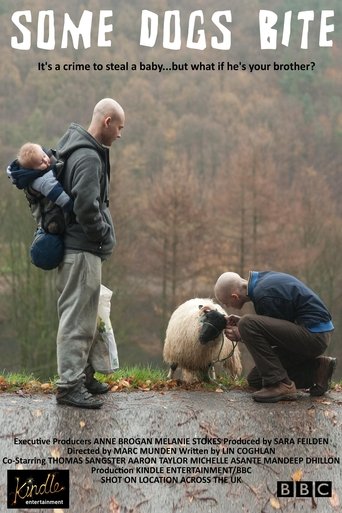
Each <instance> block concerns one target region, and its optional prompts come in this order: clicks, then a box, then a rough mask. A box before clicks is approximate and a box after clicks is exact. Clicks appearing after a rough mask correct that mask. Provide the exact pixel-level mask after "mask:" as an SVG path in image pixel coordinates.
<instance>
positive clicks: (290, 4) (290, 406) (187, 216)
mask: <svg viewBox="0 0 342 513" xmlns="http://www.w3.org/2000/svg"><path fill="white" fill-rule="evenodd" d="M340 22H341V5H340V2H338V0H324V1H316V0H302V1H298V0H283V1H270V0H248V1H247V0H240V1H239V0H230V1H229V2H228V1H224V0H207V1H204V0H194V1H192V2H188V1H185V0H181V1H177V2H176V1H174V0H132V1H127V0H126V1H125V0H100V1H99V0H97V1H95V0H77V1H73V2H67V1H65V0H49V1H48V2H46V1H41V0H36V1H34V2H33V1H29V0H21V1H18V0H2V2H1V5H0V23H1V31H0V42H1V43H0V44H1V62H0V69H1V76H0V99H1V107H0V108H1V119H2V122H1V133H0V145H1V167H2V170H3V173H2V175H1V191H0V194H1V196H0V197H1V202H0V205H1V213H2V226H1V228H0V230H1V248H2V249H1V253H2V255H1V257H0V259H1V260H0V261H1V274H0V280H1V281H0V286H1V290H2V295H3V299H2V300H1V302H0V307H1V310H0V319H1V323H2V326H3V329H2V335H0V338H1V345H0V351H1V359H2V369H3V372H4V373H5V372H6V371H7V370H15V371H18V372H19V371H20V370H24V369H25V371H28V372H29V373H30V372H32V373H33V374H34V375H37V373H38V375H40V376H44V377H43V378H42V382H43V384H45V393H44V386H43V387H42V386H41V385H39V386H40V388H39V386H38V385H37V386H38V388H39V390H38V389H37V387H36V388H35V381H34V379H33V378H32V383H33V385H32V387H31V389H30V390H27V389H25V387H23V389H19V390H18V389H17V390H16V391H15V392H12V391H11V390H10V389H9V388H8V386H7V384H6V380H5V378H4V377H1V378H0V385H1V384H2V385H3V386H2V388H1V390H2V392H1V394H0V408H1V435H0V455H1V462H2V469H3V472H2V473H1V481H0V490H1V498H0V504H1V508H0V509H1V511H3V512H5V511H10V510H18V511H21V512H25V513H26V512H29V511H30V512H39V513H40V512H53V513H63V512H64V513H66V512H67V511H70V512H73V513H92V512H104V513H155V512H161V511H162V512H163V513H177V512H182V513H190V512H191V513H201V512H208V511H210V512H211V513H226V512H228V513H230V512H231V513H233V512H234V513H235V512H246V513H247V512H249V513H257V512H262V513H271V512H274V511H281V512H284V513H288V512H292V511H296V512H298V513H299V512H303V513H307V512H309V511H317V512H318V513H328V512H335V511H336V512H337V511H340V510H341V501H342V479H341V466H340V465H341V461H340V459H341V420H342V411H341V399H340V391H339V388H340V387H339V386H338V385H337V386H336V387H335V389H334V390H332V391H330V392H328V393H327V394H325V395H324V396H322V397H318V398H313V397H311V396H310V395H309V394H308V393H307V392H306V391H304V390H300V391H299V393H298V398H297V401H284V402H283V401H280V402H277V403H274V404H262V403H257V402H255V401H253V399H252V397H251V391H250V390H249V389H248V387H247V386H246V384H245V385H241V382H239V384H237V385H236V386H235V387H225V386H223V385H221V383H219V382H217V386H214V387H211V389H206V388H203V387H201V386H200V387H197V388H196V387H191V386H184V387H182V386H179V384H178V382H177V381H176V380H175V381H174V384H173V385H172V384H171V385H169V386H168V385H165V386H159V388H154V387H153V385H152V384H151V382H150V381H149V380H148V379H145V381H144V383H143V384H141V383H140V384H139V385H138V386H137V387H135V388H134V390H133V389H132V387H131V386H130V385H131V383H130V382H125V381H124V380H121V382H120V386H118V385H115V383H111V385H112V389H111V392H109V393H108V394H106V397H105V400H104V406H103V407H102V408H101V409H99V410H86V409H81V408H73V407H70V406H59V405H57V404H56V399H55V394H54V392H53V391H51V387H50V386H49V377H50V378H51V379H53V377H54V375H55V374H56V355H55V347H54V338H55V333H56V326H57V318H56V312H55V300H56V297H55V294H56V292H55V274H54V271H49V272H47V273H46V272H44V271H41V270H37V269H33V266H32V264H31V263H30V261H29V257H28V248H29V246H30V243H31V240H32V233H33V228H34V225H33V221H32V219H28V217H29V213H28V210H27V205H26V204H24V203H25V201H24V198H23V197H22V196H20V195H19V191H17V190H14V187H13V185H12V184H10V182H9V180H8V176H6V167H7V165H8V164H9V163H10V162H11V161H12V160H13V159H15V158H16V155H17V153H16V152H17V151H18V148H19V147H20V146H21V145H22V144H23V143H24V142H26V141H32V142H36V143H39V144H41V145H42V146H44V147H47V148H54V147H55V146H56V144H57V142H58V140H59V138H60V137H61V136H62V135H63V133H64V132H65V131H66V129H67V127H68V126H69V125H70V123H72V122H76V123H79V124H80V125H82V126H83V127H84V128H87V127H88V126H89V123H90V119H91V116H92V112H93V109H94V106H95V104H96V103H97V102H98V101H99V100H101V99H102V98H113V99H115V100H116V101H117V102H119V103H120V105H121V106H122V107H123V109H124V111H125V126H124V128H123V130H122V136H121V137H120V139H118V140H117V141H115V143H114V144H113V145H112V147H111V148H110V159H111V173H112V174H111V182H110V191H111V193H110V209H111V212H112V216H113V220H114V224H115V228H116V234H117V241H118V243H117V248H116V250H115V252H114V254H113V257H112V258H111V259H110V261H108V262H106V263H105V264H104V266H103V278H104V281H105V285H106V286H108V287H109V288H110V289H111V290H113V298H112V305H111V307H112V311H111V320H112V324H113V329H114V333H115V339H116V343H117V348H118V357H119V361H120V365H121V366H126V365H127V366H141V365H142V366H145V367H148V366H149V365H152V366H157V367H158V366H159V367H160V368H163V369H164V370H165V368H166V365H165V363H163V358H162V350H163V341H164V338H165V330H166V327H167V323H168V319H169V317H170V315H171V313H172V311H173V310H174V309H175V307H176V306H177V305H179V304H180V303H182V302H183V301H185V300H187V299H190V298H196V297H199V298H202V297H204V298H207V297H213V287H214V284H215V280H216V278H217V277H218V276H219V275H220V274H221V273H222V272H224V271H225V270H232V271H235V272H239V273H240V274H241V275H243V276H245V277H247V275H248V272H249V271H250V270H253V269H260V270H262V269H275V270H283V271H285V272H289V273H292V274H295V275H297V276H299V277H301V278H302V279H303V280H304V281H306V282H307V283H309V284H310V286H311V287H312V288H313V289H314V290H317V291H318V292H319V294H320V295H321V296H322V297H323V298H324V301H325V302H326V304H327V305H328V307H329V309H330V311H331V313H332V317H333V320H334V325H335V333H334V335H333V339H332V343H331V346H330V347H329V348H328V354H329V355H331V356H334V357H338V356H341V352H340V351H341V350H340V348H339V346H338V339H339V332H340V330H341V323H342V319H341V311H342V309H341V304H340V303H341V296H340V292H339V291H340V290H341V285H342V275H341V270H340V258H339V255H340V251H339V249H341V248H342V239H341V233H342V231H341V205H340V195H341V187H342V182H341V167H340V166H341V120H342V116H341V112H342V109H341V64H342V61H341V48H340V41H341V29H340ZM239 349H240V351H241V361H242V367H243V371H242V376H244V377H245V376H246V375H247V373H248V371H249V370H250V369H251V366H252V361H251V358H250V357H249V356H248V354H247V352H246V349H245V348H244V347H242V345H241V344H239ZM236 354H237V353H235V356H236ZM236 365H238V364H236ZM235 370H236V369H235ZM231 371H232V373H233V374H234V368H233V370H232V369H231ZM39 373H40V374H39ZM165 376H166V374H165ZM340 379H341V367H339V366H337V369H336V371H335V375H334V381H335V382H338V381H339V380H340ZM165 381H166V378H165ZM123 383H124V385H123ZM125 383H126V385H127V390H126V391H125V390H124V389H125V386H126V385H125ZM237 383H238V382H237Z"/></svg>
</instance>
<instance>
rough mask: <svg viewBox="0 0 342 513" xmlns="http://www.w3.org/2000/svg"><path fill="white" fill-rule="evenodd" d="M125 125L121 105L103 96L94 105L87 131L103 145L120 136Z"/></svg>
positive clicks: (107, 144)
mask: <svg viewBox="0 0 342 513" xmlns="http://www.w3.org/2000/svg"><path fill="white" fill-rule="evenodd" d="M124 126H125V113H124V110H123V108H122V107H121V105H120V104H119V103H118V102H117V101H116V100H113V99H112V98H103V99H102V100H100V101H99V102H98V103H97V104H96V105H95V107H94V111H93V116H92V119H91V123H90V126H89V128H88V132H89V133H90V134H91V135H92V136H93V137H94V138H95V139H96V140H97V141H98V142H99V143H100V144H103V145H105V146H111V144H112V143H113V142H114V141H115V140H116V139H119V138H120V137H121V130H122V129H123V127H124Z"/></svg>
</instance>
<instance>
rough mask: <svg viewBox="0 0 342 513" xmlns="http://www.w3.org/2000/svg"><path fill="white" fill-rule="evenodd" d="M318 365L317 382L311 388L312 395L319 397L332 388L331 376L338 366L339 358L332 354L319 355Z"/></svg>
mask: <svg viewBox="0 0 342 513" xmlns="http://www.w3.org/2000/svg"><path fill="white" fill-rule="evenodd" d="M316 360H317V362H318V367H317V369H316V372H315V383H314V384H313V385H312V387H311V388H310V395H311V396H312V397H319V396H321V395H323V394H325V392H326V391H327V390H329V388H330V382H331V377H332V375H333V372H334V370H335V367H336V363H337V359H336V358H331V357H330V356H318V357H317V358H316Z"/></svg>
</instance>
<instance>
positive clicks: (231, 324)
mask: <svg viewBox="0 0 342 513" xmlns="http://www.w3.org/2000/svg"><path fill="white" fill-rule="evenodd" d="M240 319H241V317H240V316H239V315H234V314H231V315H227V316H226V320H227V327H226V329H225V330H224V334H225V335H226V337H227V338H229V340H232V341H233V342H240V341H241V335H240V331H239V328H238V324H239V320H240Z"/></svg>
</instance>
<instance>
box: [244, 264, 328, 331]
mask: <svg viewBox="0 0 342 513" xmlns="http://www.w3.org/2000/svg"><path fill="white" fill-rule="evenodd" d="M247 295H248V297H249V298H250V299H251V300H252V302H253V304H254V308H255V311H256V313H257V314H258V315H267V316H269V317H274V318H276V319H283V320H286V321H289V322H294V323H296V324H299V325H301V326H305V327H306V328H307V329H308V330H309V331H311V332H313V333H322V332H325V331H332V330H333V329H334V325H333V323H332V320H331V315H330V313H329V311H328V309H327V307H326V306H325V304H324V303H323V302H322V300H321V299H320V298H319V297H318V296H317V294H315V292H313V291H312V290H311V289H310V288H309V287H307V286H306V285H305V284H304V283H302V282H301V281H300V280H298V279H297V278H295V277H294V276H291V275H289V274H285V273H279V272H274V271H265V272H257V271H251V272H250V274H249V279H248V286H247Z"/></svg>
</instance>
